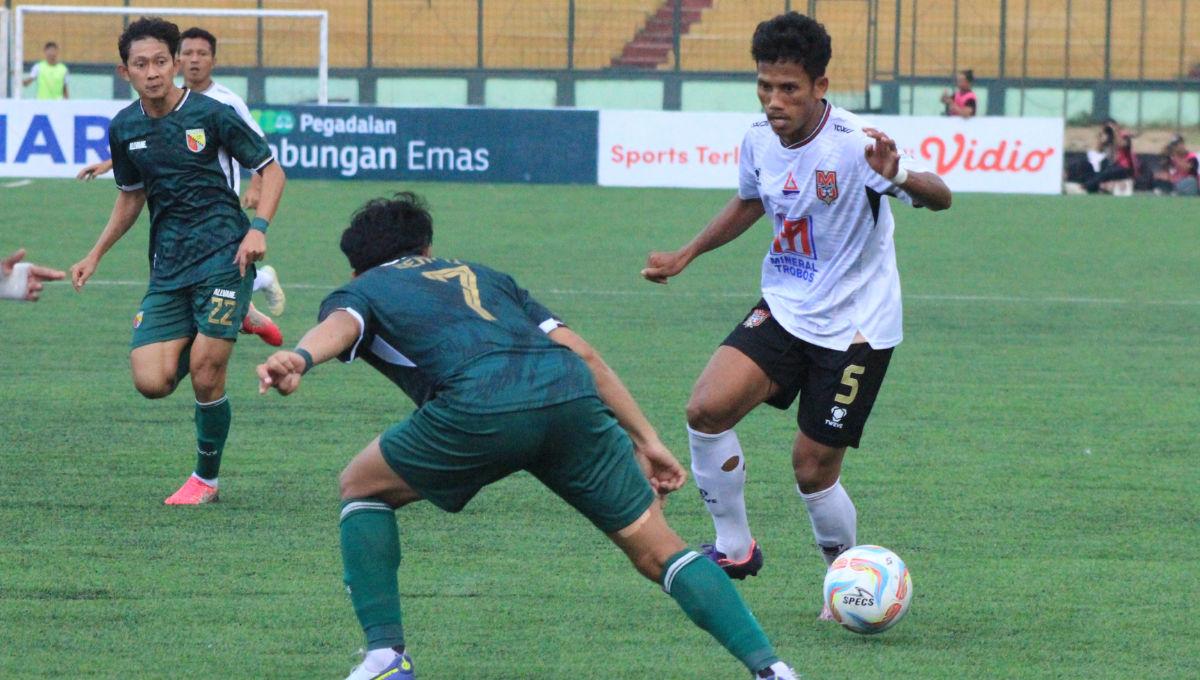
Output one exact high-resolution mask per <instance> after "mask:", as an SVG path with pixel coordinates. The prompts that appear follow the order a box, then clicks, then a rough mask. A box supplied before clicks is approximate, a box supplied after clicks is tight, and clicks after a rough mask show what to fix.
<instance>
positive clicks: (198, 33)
mask: <svg viewBox="0 0 1200 680" xmlns="http://www.w3.org/2000/svg"><path fill="white" fill-rule="evenodd" d="M192 38H199V39H200V40H207V41H208V46H209V47H210V48H212V55H213V56H214V57H215V56H217V36H215V35H213V34H212V33H209V32H208V31H206V30H204V29H203V28H200V27H199V26H192V27H191V28H189V29H188V30H186V31H184V32H183V33H181V34H180V35H179V44H180V45H183V41H184V40H190V39H192Z"/></svg>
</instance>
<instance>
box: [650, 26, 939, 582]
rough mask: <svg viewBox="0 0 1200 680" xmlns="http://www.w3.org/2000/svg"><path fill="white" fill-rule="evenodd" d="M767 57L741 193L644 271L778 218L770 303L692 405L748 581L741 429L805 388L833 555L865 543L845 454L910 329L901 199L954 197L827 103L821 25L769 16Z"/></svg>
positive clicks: (812, 483)
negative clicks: (897, 212) (896, 231)
mask: <svg viewBox="0 0 1200 680" xmlns="http://www.w3.org/2000/svg"><path fill="white" fill-rule="evenodd" d="M752 54H753V56H754V60H755V62H757V66H758V98H759V101H760V102H761V103H762V107H763V110H764V112H765V113H766V119H765V120H763V121H760V122H758V123H755V124H754V125H753V126H751V128H750V129H749V131H747V133H746V136H745V138H744V139H743V141H742V149H741V168H740V170H739V173H740V179H739V188H738V192H737V195H736V196H734V197H733V198H732V199H731V200H730V201H729V203H728V204H726V206H725V208H724V209H722V210H721V211H720V212H719V213H718V214H717V215H716V217H714V218H713V219H712V221H711V222H709V224H708V225H707V226H706V227H705V228H704V229H703V230H702V231H701V232H700V233H699V234H698V235H697V236H696V237H695V238H693V239H692V240H691V242H690V243H688V244H687V245H685V246H683V247H682V248H680V249H679V250H676V251H674V252H654V253H651V254H650V256H649V259H648V261H647V263H646V268H645V269H644V270H643V271H642V275H643V276H644V277H645V278H647V279H649V280H650V281H653V282H656V283H666V282H667V279H668V278H670V277H672V276H675V275H677V274H679V273H680V272H682V271H683V269H684V268H685V267H687V265H688V264H689V263H690V262H691V261H692V260H694V259H695V258H696V257H698V256H700V255H701V254H703V253H706V252H708V251H710V250H713V249H715V248H719V247H720V246H722V245H724V244H726V243H728V242H729V241H732V240H733V239H735V238H737V237H738V236H739V235H741V234H742V233H743V232H745V231H746V230H748V229H749V228H750V227H751V226H752V225H753V224H754V223H755V222H757V221H758V219H759V218H760V217H763V216H764V215H766V216H768V217H769V218H770V220H771V223H772V226H773V228H774V231H773V233H772V235H771V239H770V240H769V241H768V242H767V243H766V244H765V245H766V246H767V248H766V250H767V252H766V256H765V257H764V258H763V264H762V300H760V301H759V302H758V304H756V305H755V306H754V307H753V308H752V309H751V311H750V313H749V314H748V315H747V316H746V318H745V319H744V320H743V321H742V322H741V323H740V324H738V325H737V326H736V327H735V328H734V330H733V332H732V333H730V334H729V336H728V337H727V338H726V340H725V342H724V343H723V344H722V345H721V346H720V347H718V348H717V351H716V353H715V354H713V356H712V359H711V360H710V361H709V363H708V366H707V367H706V368H705V369H704V372H703V373H702V374H701V375H700V378H699V379H698V380H697V382H696V385H695V387H694V388H693V391H692V395H691V399H690V400H689V402H688V405H687V420H688V439H689V444H690V449H691V455H692V470H693V472H694V473H695V477H696V485H697V486H698V487H699V489H700V496H701V498H702V499H703V500H704V503H705V506H706V507H707V508H708V510H709V512H710V513H711V514H712V517H713V524H714V526H715V528H716V541H715V543H714V544H713V545H712V546H709V547H708V548H707V553H708V556H709V557H710V559H712V560H714V561H716V562H717V563H718V564H720V565H721V566H722V567H724V568H725V571H726V573H728V574H729V575H730V576H731V577H733V578H745V577H746V576H750V575H754V574H757V573H758V570H759V569H760V568H761V567H762V563H763V557H762V550H761V549H760V548H759V547H758V545H757V543H756V542H755V541H754V539H753V538H752V535H751V533H750V528H749V524H748V522H747V519H746V507H745V501H744V498H743V487H744V485H745V479H746V472H745V458H744V455H743V452H742V448H741V445H740V444H739V443H738V438H737V435H736V434H735V433H734V431H733V427H734V426H735V425H736V424H737V423H738V421H740V420H741V419H742V417H743V416H745V415H746V414H747V413H749V412H750V411H751V410H753V409H754V408H755V407H756V406H758V405H759V404H762V403H764V402H765V403H767V404H770V405H771V406H774V407H776V408H780V409H786V408H788V407H789V406H790V405H791V403H792V401H794V400H795V399H796V397H797V395H799V397H800V404H799V409H798V414H797V423H798V425H799V432H798V433H797V435H796V439H795V443H794V445H793V447H792V465H793V468H794V471H795V477H796V483H797V489H798V491H799V493H800V497H801V498H802V499H803V501H804V504H805V506H806V507H807V509H808V514H809V518H810V519H811V521H812V529H813V534H814V535H815V537H816V543H817V545H818V546H819V547H820V549H821V552H822V553H823V555H824V558H825V562H826V564H829V563H831V562H832V561H833V559H834V558H835V557H836V556H837V555H838V554H839V553H841V552H842V551H844V550H846V549H848V548H850V547H852V546H854V545H855V541H856V529H857V527H856V524H857V520H856V514H855V510H854V504H853V503H852V502H851V501H850V497H849V496H848V495H847V494H846V490H845V489H844V488H842V485H841V483H840V476H841V469H842V458H843V456H844V455H845V453H846V447H848V446H854V447H857V446H858V443H859V438H860V436H861V435H862V430H863V425H864V423H865V422H866V419H867V416H868V414H869V413H870V411H871V406H872V405H873V404H874V402H875V397H876V395H877V394H878V393H879V388H880V385H881V383H882V382H883V376H884V372H885V371H886V370H887V366H888V361H889V360H890V358H891V355H892V348H893V347H895V346H896V345H897V344H898V343H899V342H900V339H901V326H900V317H901V307H900V279H899V277H898V275H897V272H896V255H895V249H894V244H893V241H892V232H893V228H894V226H895V225H894V222H893V220H892V212H891V208H890V206H889V201H888V200H887V199H888V197H892V198H896V199H899V200H901V201H903V202H905V203H909V204H912V205H915V206H925V207H928V208H930V209H932V210H944V209H946V208H949V207H950V190H949V189H947V188H946V185H945V184H944V183H943V182H942V180H941V179H940V178H939V177H938V176H937V175H936V174H933V173H930V172H926V171H925V170H924V169H923V168H921V167H920V166H919V165H917V164H916V163H915V162H914V161H913V160H912V159H911V158H909V157H907V156H901V155H900V154H899V153H898V152H897V150H896V144H895V142H893V141H892V139H890V138H889V137H888V136H887V135H886V134H884V133H883V132H881V131H879V130H875V129H872V128H870V127H866V126H865V125H864V123H863V121H862V120H861V119H859V118H858V116H856V115H854V114H852V113H850V112H848V111H845V110H843V109H840V108H838V107H836V106H834V105H832V104H830V103H829V102H827V101H826V100H825V98H824V97H825V93H826V91H827V89H828V88H829V79H828V78H827V77H826V76H825V67H826V66H827V65H828V63H829V58H830V55H831V46H830V39H829V34H828V33H827V32H826V31H825V28H824V27H823V26H822V25H821V24H819V23H817V22H816V21H814V20H813V19H810V18H808V17H805V16H802V15H800V14H797V13H795V12H789V13H787V14H783V15H780V16H777V17H775V18H774V19H771V20H769V21H764V22H763V23H761V24H759V25H758V28H757V29H756V30H755V32H754V40H753V47H752Z"/></svg>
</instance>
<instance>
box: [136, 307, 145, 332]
mask: <svg viewBox="0 0 1200 680" xmlns="http://www.w3.org/2000/svg"><path fill="white" fill-rule="evenodd" d="M144 318H145V313H144V312H143V311H142V310H140V309H139V310H138V313H137V314H134V315H133V327H134V328H141V326H142V319H144Z"/></svg>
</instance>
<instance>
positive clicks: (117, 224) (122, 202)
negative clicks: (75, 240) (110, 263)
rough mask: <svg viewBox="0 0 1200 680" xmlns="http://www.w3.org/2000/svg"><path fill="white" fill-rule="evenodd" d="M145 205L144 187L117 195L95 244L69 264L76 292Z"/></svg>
mask: <svg viewBox="0 0 1200 680" xmlns="http://www.w3.org/2000/svg"><path fill="white" fill-rule="evenodd" d="M145 205H146V191H145V190H144V189H137V190H135V191H122V192H121V193H120V194H118V195H117V201H116V203H115V204H114V205H113V210H112V214H111V215H109V217H108V224H106V225H105V226H104V231H102V232H100V238H98V239H97V240H96V245H94V246H92V249H91V250H90V251H89V252H88V254H87V255H86V256H84V258H83V259H82V260H80V261H78V262H76V263H75V264H74V265H72V266H71V285H73V286H74V287H75V290H76V292H78V291H80V290H83V285H84V284H85V283H87V281H88V279H90V278H91V277H92V274H94V273H96V267H98V266H100V258H102V257H104V254H105V253H107V252H108V251H109V249H110V248H112V247H113V245H115V244H116V242H117V241H120V240H121V237H122V236H124V235H125V233H126V232H127V231H129V228H130V227H132V226H133V223H134V222H136V221H137V218H138V215H140V214H141V213H142V208H143V207H145Z"/></svg>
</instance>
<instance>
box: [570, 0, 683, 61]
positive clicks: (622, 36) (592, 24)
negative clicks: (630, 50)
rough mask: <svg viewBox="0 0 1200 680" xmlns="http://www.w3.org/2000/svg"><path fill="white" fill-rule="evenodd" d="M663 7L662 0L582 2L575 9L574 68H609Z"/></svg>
mask: <svg viewBox="0 0 1200 680" xmlns="http://www.w3.org/2000/svg"><path fill="white" fill-rule="evenodd" d="M661 5H662V2H661V0H613V1H612V2H607V3H597V2H580V3H577V4H576V6H575V20H576V24H575V66H576V67H577V68H585V69H600V68H607V67H609V66H610V65H612V62H613V59H614V57H616V56H617V55H619V54H621V50H622V49H623V48H624V47H625V45H626V44H628V43H629V42H630V41H631V39H632V38H634V37H635V35H636V34H637V32H638V30H639V29H641V28H642V27H643V26H645V24H646V22H647V21H648V20H649V19H650V18H651V17H652V16H653V15H654V14H655V12H656V11H657V10H658V9H659V7H660V6H661Z"/></svg>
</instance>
